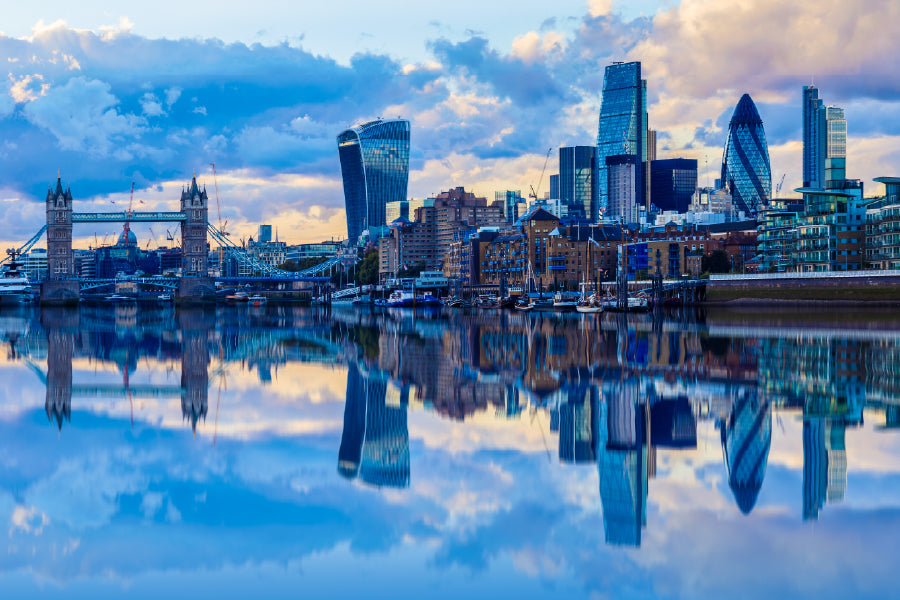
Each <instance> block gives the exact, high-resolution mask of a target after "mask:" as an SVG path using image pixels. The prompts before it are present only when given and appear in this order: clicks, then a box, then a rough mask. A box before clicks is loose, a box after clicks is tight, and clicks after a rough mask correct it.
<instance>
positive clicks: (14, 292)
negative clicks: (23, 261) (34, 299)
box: [0, 251, 31, 304]
mask: <svg viewBox="0 0 900 600" xmlns="http://www.w3.org/2000/svg"><path fill="white" fill-rule="evenodd" d="M7 252H8V253H9V256H10V260H9V264H8V265H7V267H6V269H5V270H4V271H3V273H2V275H0V304H21V303H23V302H30V301H31V282H29V281H28V275H27V274H25V273H23V272H21V271H20V270H19V263H17V262H16V257H17V256H18V254H17V253H16V252H15V251H7Z"/></svg>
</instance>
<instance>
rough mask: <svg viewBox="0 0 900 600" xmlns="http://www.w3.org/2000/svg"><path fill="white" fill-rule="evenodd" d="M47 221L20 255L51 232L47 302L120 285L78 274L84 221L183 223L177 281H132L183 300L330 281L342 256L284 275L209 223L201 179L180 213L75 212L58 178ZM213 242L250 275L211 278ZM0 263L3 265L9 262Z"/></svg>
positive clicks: (184, 196)
mask: <svg viewBox="0 0 900 600" xmlns="http://www.w3.org/2000/svg"><path fill="white" fill-rule="evenodd" d="M45 208H46V216H47V222H46V225H44V226H43V227H42V228H41V229H40V230H39V231H38V232H37V233H36V234H35V235H34V236H32V238H31V239H29V240H28V241H27V242H26V243H25V244H23V245H22V246H21V247H20V248H18V249H17V250H16V251H14V253H13V255H19V254H22V253H25V252H27V251H28V250H30V249H31V248H32V247H33V246H34V245H35V244H36V243H37V242H38V241H39V240H40V239H41V238H42V237H43V236H44V235H45V234H46V241H47V276H46V279H45V280H44V281H43V282H41V302H42V303H46V304H69V303H74V302H77V301H78V299H79V297H80V294H81V292H83V291H87V290H90V289H97V288H100V287H103V286H109V285H112V284H113V283H115V281H113V280H108V279H81V278H79V276H78V275H77V274H76V271H75V259H74V254H73V252H72V227H73V225H75V224H84V223H125V225H126V230H127V225H128V224H129V223H179V224H180V226H181V240H182V245H181V272H182V275H181V276H180V277H177V278H164V277H163V278H160V277H144V278H132V279H130V281H135V282H136V283H137V284H138V285H142V286H154V289H156V288H164V289H170V290H173V291H174V292H175V293H176V297H177V298H178V299H179V300H186V301H201V302H203V301H212V300H214V299H215V282H216V281H219V280H220V281H221V282H223V283H250V282H258V283H271V282H277V283H282V282H288V281H290V282H315V283H321V282H324V281H327V280H328V278H327V277H326V276H325V274H326V273H327V274H328V275H330V274H331V271H332V270H333V269H334V268H335V267H337V266H338V265H339V263H340V262H341V260H342V258H341V257H337V256H336V257H334V258H332V259H330V260H327V261H325V262H323V263H321V264H319V265H316V266H315V267H312V268H310V269H306V270H305V271H299V272H290V271H284V270H282V269H279V268H277V267H274V266H272V265H270V264H267V263H265V262H263V261H260V260H259V259H257V258H256V257H254V256H251V255H250V254H248V253H247V252H246V250H245V249H244V248H242V247H241V246H239V245H237V244H235V243H234V242H232V241H231V240H230V239H228V236H227V234H226V233H224V232H222V231H219V230H218V229H217V228H216V227H214V226H212V225H211V224H210V223H209V219H208V211H209V198H208V196H207V193H206V188H205V187H203V188H202V189H201V187H200V186H199V185H198V184H197V177H196V175H194V177H193V178H192V180H191V183H190V185H189V186H187V187H185V188H183V189H182V192H181V198H180V210H177V211H149V212H142V211H132V210H131V209H130V208H129V210H127V211H113V212H75V211H74V206H73V198H72V191H71V188H66V189H63V185H62V179H61V178H60V177H57V180H56V187H55V189H54V188H52V187H51V188H50V189H48V190H47V198H46V201H45ZM210 238H212V240H214V241H215V242H217V243H218V244H219V247H220V248H221V249H222V250H223V253H224V254H225V255H227V256H228V257H229V258H230V259H233V260H235V261H236V262H237V263H238V264H239V265H240V266H241V267H242V270H243V271H244V272H246V273H249V274H250V275H246V276H242V277H228V278H224V277H221V278H213V277H210V276H209V264H208V257H209V255H208V246H209V241H210ZM8 258H9V257H7V258H6V259H3V260H0V263H3V262H6V260H8Z"/></svg>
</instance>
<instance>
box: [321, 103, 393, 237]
mask: <svg viewBox="0 0 900 600" xmlns="http://www.w3.org/2000/svg"><path fill="white" fill-rule="evenodd" d="M337 144H338V153H339V154H340V159H341V177H342V178H343V180H344V204H345V206H346V209H347V236H348V237H349V238H350V242H351V243H355V242H356V241H357V240H358V239H359V236H360V234H361V233H362V232H363V230H366V229H371V228H374V227H383V226H384V225H386V224H387V223H386V222H385V204H387V203H388V202H392V201H400V200H406V188H407V184H408V183H409V121H406V120H403V119H394V120H380V119H379V120H377V121H370V122H369V123H364V124H363V125H360V126H358V127H353V128H351V129H347V130H346V131H343V132H341V133H340V135H338V136H337Z"/></svg>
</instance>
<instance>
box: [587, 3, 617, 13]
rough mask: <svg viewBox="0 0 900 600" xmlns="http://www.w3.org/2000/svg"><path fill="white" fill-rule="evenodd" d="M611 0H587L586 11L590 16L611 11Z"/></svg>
mask: <svg viewBox="0 0 900 600" xmlns="http://www.w3.org/2000/svg"><path fill="white" fill-rule="evenodd" d="M612 9H613V0H588V13H589V14H590V15H591V16H592V17H602V16H604V15H608V14H610V13H611V12H612Z"/></svg>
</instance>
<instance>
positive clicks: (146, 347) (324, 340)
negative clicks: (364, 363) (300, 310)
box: [2, 307, 355, 427]
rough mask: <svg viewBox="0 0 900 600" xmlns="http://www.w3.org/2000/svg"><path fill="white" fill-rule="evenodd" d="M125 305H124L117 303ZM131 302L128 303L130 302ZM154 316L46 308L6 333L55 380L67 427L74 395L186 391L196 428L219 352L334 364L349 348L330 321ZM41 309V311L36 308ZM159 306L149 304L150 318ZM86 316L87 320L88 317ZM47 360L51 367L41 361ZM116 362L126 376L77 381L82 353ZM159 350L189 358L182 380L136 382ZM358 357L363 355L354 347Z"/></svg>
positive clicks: (55, 404)
mask: <svg viewBox="0 0 900 600" xmlns="http://www.w3.org/2000/svg"><path fill="white" fill-rule="evenodd" d="M117 308H118V307H117ZM126 308H127V307H126ZM159 312H160V313H161V314H160V315H159V316H158V318H148V319H146V320H147V321H149V322H144V323H138V324H134V323H132V324H131V325H130V326H129V327H126V328H119V327H118V325H117V322H118V318H112V313H111V312H110V311H105V314H106V318H105V319H103V318H101V317H100V314H99V313H98V311H91V310H88V309H85V308H84V307H83V308H82V310H64V309H44V310H42V311H41V313H40V314H41V320H42V326H41V327H34V326H31V324H32V321H31V320H29V319H18V320H15V322H13V321H10V320H9V319H6V320H4V324H5V325H8V326H11V327H12V326H15V328H14V329H4V330H3V332H2V333H3V339H4V340H6V341H7V343H8V344H9V348H10V352H12V353H13V354H14V355H15V356H14V358H15V359H17V360H21V361H23V362H24V363H25V364H26V365H27V366H28V367H29V369H31V370H32V371H33V372H35V373H36V375H37V377H38V378H39V379H40V381H41V382H42V383H43V384H44V385H46V386H47V399H46V404H45V408H46V411H47V415H48V417H49V418H51V419H52V420H55V421H56V422H57V425H58V426H59V427H62V422H63V420H68V419H70V418H71V402H72V398H73V397H74V398H128V399H139V398H172V397H175V398H177V397H179V396H180V397H181V400H182V402H181V404H182V411H183V416H184V417H185V418H187V419H189V420H190V421H191V424H192V426H193V427H196V423H197V420H198V419H199V418H201V417H205V415H206V412H207V399H208V394H209V386H210V377H209V374H210V366H211V365H210V363H211V357H212V356H217V357H219V359H220V361H221V363H222V364H221V366H220V368H221V369H224V370H226V371H227V369H228V365H229V364H233V363H240V364H242V365H246V366H248V367H251V368H252V367H253V366H258V367H259V368H260V370H261V376H262V371H263V369H266V368H267V367H268V365H271V364H284V363H287V362H317V363H325V364H333V363H335V362H340V361H341V360H342V358H343V357H344V356H345V355H347V354H348V352H347V348H346V346H345V345H344V344H343V343H342V341H341V340H342V338H341V336H340V335H339V333H338V332H335V331H334V330H332V329H331V328H328V327H322V326H312V327H304V326H301V327H291V326H286V327H280V328H278V329H272V328H262V327H253V326H249V327H248V326H243V327H241V326H240V325H239V324H238V325H234V324H224V325H223V326H222V327H219V328H217V327H216V321H215V319H214V318H213V315H214V313H212V312H210V311H202V310H196V309H194V310H181V311H179V312H178V313H176V312H175V311H172V310H171V309H169V310H163V311H159ZM34 314H37V313H34ZM152 314H153V313H152V311H141V316H142V317H145V318H146V317H147V316H148V315H152ZM82 316H83V317H84V318H83V319H82V318H81V317H82ZM176 330H177V331H178V332H179V333H177V334H176V333H174V332H175V331H176ZM44 357H46V360H47V369H46V372H44V371H43V370H42V369H41V367H39V366H38V365H36V364H35V361H41V360H42V359H43V358H44ZM82 357H83V358H90V359H91V360H93V361H95V362H101V363H103V362H107V363H112V364H115V365H116V366H117V368H118V370H120V371H121V372H122V381H121V382H108V383H79V382H77V381H73V367H72V363H73V360H74V359H75V358H82ZM144 357H155V358H159V359H164V360H173V361H179V362H180V363H181V379H180V382H179V383H174V382H169V381H163V382H141V383H134V382H132V381H130V375H131V373H133V371H134V369H135V368H136V366H137V364H138V361H139V360H140V359H141V358H144ZM354 357H355V354H354Z"/></svg>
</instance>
